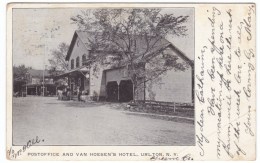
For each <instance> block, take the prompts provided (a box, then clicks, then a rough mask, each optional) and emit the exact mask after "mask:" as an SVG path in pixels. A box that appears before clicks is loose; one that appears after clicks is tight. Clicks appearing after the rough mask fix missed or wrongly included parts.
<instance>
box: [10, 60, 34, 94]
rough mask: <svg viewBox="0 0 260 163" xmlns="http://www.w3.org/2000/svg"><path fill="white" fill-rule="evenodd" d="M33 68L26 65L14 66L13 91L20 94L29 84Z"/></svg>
mask: <svg viewBox="0 0 260 163" xmlns="http://www.w3.org/2000/svg"><path fill="white" fill-rule="evenodd" d="M30 69H31V67H25V65H19V66H13V91H14V92H20V91H21V90H22V86H23V85H24V84H26V83H27V82H29V80H30V74H29V72H28V71H29V70H30Z"/></svg>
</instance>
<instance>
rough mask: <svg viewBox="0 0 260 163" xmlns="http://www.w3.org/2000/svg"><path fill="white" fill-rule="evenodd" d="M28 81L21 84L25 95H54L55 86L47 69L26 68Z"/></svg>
mask: <svg viewBox="0 0 260 163" xmlns="http://www.w3.org/2000/svg"><path fill="white" fill-rule="evenodd" d="M28 75H29V78H28V81H27V82H26V83H25V85H23V90H24V91H25V92H26V94H27V95H39V96H40V95H44V96H48V95H56V86H55V84H54V81H53V78H52V77H51V76H50V74H49V72H48V71H47V70H35V69H29V70H28Z"/></svg>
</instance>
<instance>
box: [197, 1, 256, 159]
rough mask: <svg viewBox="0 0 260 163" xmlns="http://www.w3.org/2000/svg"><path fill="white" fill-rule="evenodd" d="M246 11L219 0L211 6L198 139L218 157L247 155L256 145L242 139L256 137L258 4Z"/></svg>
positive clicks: (201, 61)
mask: <svg viewBox="0 0 260 163" xmlns="http://www.w3.org/2000/svg"><path fill="white" fill-rule="evenodd" d="M241 12H242V11H241V10H237V9H236V8H232V7H230V8H221V7H218V5H216V6H214V5H212V6H211V7H210V8H207V9H206V10H205V16H204V19H205V22H206V25H205V24H204V27H202V28H205V31H207V32H205V33H203V35H204V36H203V39H204V40H203V41H202V42H203V43H201V48H200V50H199V51H198V52H199V53H198V56H197V58H196V63H197V64H198V65H200V66H197V69H196V73H195V89H196V90H195V95H196V96H195V98H196V99H195V100H196V108H199V109H197V110H196V112H197V118H196V124H197V128H198V130H197V132H196V145H197V148H198V150H197V151H198V154H199V155H200V156H202V157H205V156H206V155H208V154H209V151H210V153H211V152H212V150H213V151H216V154H215V156H216V158H218V159H222V158H223V159H227V158H231V159H235V158H238V157H241V156H244V157H246V156H247V154H248V152H250V150H251V149H247V148H244V146H243V143H242V141H241V139H243V140H246V139H248V140H254V136H255V127H254V119H253V118H254V116H252V115H254V114H253V113H254V112H255V108H254V107H255V105H254V103H255V92H254V89H255V46H254V40H255V32H254V29H255V26H254V20H255V6H254V5H252V4H249V5H247V6H246V5H245V6H244V8H243V13H244V14H242V15H241ZM245 13H246V14H245ZM209 130H210V131H212V132H213V133H215V134H214V135H209V134H207V132H206V131H209ZM211 144H215V147H212V146H211ZM206 147H209V148H213V149H211V150H206Z"/></svg>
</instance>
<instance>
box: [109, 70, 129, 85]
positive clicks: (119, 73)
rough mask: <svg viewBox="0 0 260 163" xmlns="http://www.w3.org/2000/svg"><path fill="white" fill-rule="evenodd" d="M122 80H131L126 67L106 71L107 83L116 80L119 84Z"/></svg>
mask: <svg viewBox="0 0 260 163" xmlns="http://www.w3.org/2000/svg"><path fill="white" fill-rule="evenodd" d="M121 80H130V78H129V77H128V76H127V71H126V70H125V69H124V68H119V69H113V70H108V71H106V84H107V83H108V82H110V81H116V82H117V84H118V85H119V84H120V81H121Z"/></svg>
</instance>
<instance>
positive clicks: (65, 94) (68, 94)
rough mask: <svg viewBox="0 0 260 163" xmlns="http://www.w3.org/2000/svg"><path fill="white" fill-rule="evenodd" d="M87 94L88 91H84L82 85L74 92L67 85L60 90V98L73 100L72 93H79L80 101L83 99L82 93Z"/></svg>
mask: <svg viewBox="0 0 260 163" xmlns="http://www.w3.org/2000/svg"><path fill="white" fill-rule="evenodd" d="M85 94H87V91H83V90H82V89H80V87H77V89H76V90H74V91H73V92H72V91H71V89H70V88H68V87H65V88H64V89H63V90H58V100H71V99H72V95H77V99H78V101H82V100H81V95H85Z"/></svg>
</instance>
